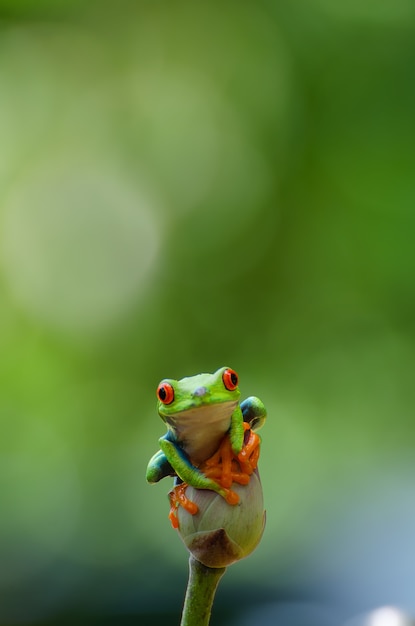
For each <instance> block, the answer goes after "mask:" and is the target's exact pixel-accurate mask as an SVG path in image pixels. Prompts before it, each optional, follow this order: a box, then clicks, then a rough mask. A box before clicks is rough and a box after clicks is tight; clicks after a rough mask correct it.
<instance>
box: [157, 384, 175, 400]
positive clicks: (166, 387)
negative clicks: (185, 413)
mask: <svg viewBox="0 0 415 626" xmlns="http://www.w3.org/2000/svg"><path fill="white" fill-rule="evenodd" d="M157 397H158V399H159V400H160V402H162V403H163V404H171V403H172V402H173V400H174V389H173V385H171V384H170V383H160V384H159V386H158V387H157Z"/></svg>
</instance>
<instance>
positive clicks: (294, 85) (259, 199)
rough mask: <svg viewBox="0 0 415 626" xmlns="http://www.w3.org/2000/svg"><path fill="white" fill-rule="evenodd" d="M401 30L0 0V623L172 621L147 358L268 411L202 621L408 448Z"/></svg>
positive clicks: (263, 576) (382, 18) (412, 191)
mask: <svg viewBox="0 0 415 626" xmlns="http://www.w3.org/2000/svg"><path fill="white" fill-rule="evenodd" d="M414 42H415V5H414V4H413V3H411V2H406V1H405V0H383V1H382V2H379V3H376V2H365V1H363V2H361V1H359V2H358V1H357V0H350V1H349V2H343V1H340V0H335V1H332V0H311V1H309V2H306V1H305V0H292V1H290V2H283V1H282V0H260V1H258V2H252V3H249V2H240V1H237V0H229V1H228V0H225V1H220V0H214V1H213V2H209V3H207V2H206V3H196V2H191V1H190V0H179V1H177V2H176V1H173V2H168V1H167V0H160V1H158V2H144V1H142V2H140V1H133V0H120V1H119V2H117V3H112V2H110V1H109V0H101V2H98V1H97V0H95V1H94V0H92V1H86V2H81V1H80V0H63V1H61V2H56V1H52V0H37V1H36V2H35V1H34V0H0V350H1V360H0V420H1V437H0V449H1V453H0V466H1V471H0V484H1V515H0V550H1V555H2V556H1V558H0V597H1V602H0V623H1V624H4V625H6V624H7V625H9V626H10V625H11V624H17V623H19V624H39V625H40V624H45V625H46V624H56V625H59V624H64V623H65V624H82V623H85V624H95V623H96V624H117V625H120V624H124V623H125V624H127V623H141V624H144V623H149V624H150V623H151V624H157V623H159V622H158V621H157V620H160V623H162V621H163V620H165V619H166V616H170V617H169V619H171V623H178V621H179V615H180V609H181V604H182V598H183V595H184V590H185V582H186V578H187V555H186V551H185V550H184V548H183V546H182V544H181V542H180V540H179V538H178V537H177V536H176V533H175V532H174V531H173V530H172V529H171V528H170V525H169V522H168V519H167V513H168V502H167V497H166V493H167V491H168V490H169V488H170V484H169V480H166V481H164V482H162V483H160V484H159V485H157V486H153V487H149V486H148V485H147V484H146V482H145V468H146V465H147V462H148V460H149V458H150V457H151V456H152V454H153V453H154V452H155V451H156V450H157V448H158V445H157V440H158V437H160V436H161V435H162V434H163V433H164V432H165V428H164V425H163V423H162V422H161V420H160V418H159V417H158V415H157V413H156V410H155V388H156V386H157V384H158V382H159V380H160V379H161V378H163V377H166V376H168V377H172V378H181V377H183V376H186V375H193V374H196V373H199V372H204V371H208V372H209V371H214V370H215V369H217V368H218V367H220V366H222V365H228V366H230V367H232V368H234V369H235V370H236V371H238V373H239V376H240V381H241V382H240V384H241V390H242V395H243V396H244V397H245V396H248V395H257V396H259V397H260V398H261V399H262V400H263V402H264V403H265V405H266V407H267V409H268V412H269V416H268V421H267V423H266V425H265V426H264V429H263V431H262V436H263V447H262V456H261V461H260V469H261V476H262V482H263V487H264V492H265V501H266V508H267V528H266V532H265V535H264V538H263V540H262V543H261V545H260V547H259V548H258V549H257V551H256V552H255V553H254V555H252V556H251V557H249V559H247V560H246V561H244V562H241V563H239V564H237V565H235V566H234V567H233V568H231V569H230V570H229V572H227V574H226V577H225V578H224V580H223V582H222V585H221V590H220V592H219V597H218V607H217V608H216V609H215V611H216V613H215V615H214V618H215V619H216V622H215V621H214V622H213V623H214V624H215V623H216V624H220V623H228V624H230V623H231V618H232V619H235V620H237V619H238V616H237V610H239V609H240V608H241V607H242V608H243V607H244V606H245V604H247V605H249V603H255V602H256V601H257V602H261V601H264V602H265V601H268V600H269V598H273V599H274V600H275V599H276V598H278V597H280V595H281V594H282V593H283V591H282V590H284V589H287V588H289V589H291V594H294V595H295V589H298V588H299V587H301V588H303V587H307V584H308V582H309V580H311V579H313V576H314V572H315V570H314V569H313V567H314V566H313V565H309V573H308V574H307V573H305V570H304V569H303V567H302V566H301V565H300V566H299V564H301V563H302V562H303V560H304V559H305V556H304V555H308V557H307V559H308V561H310V562H311V563H313V562H314V561H313V558H314V557H313V558H312V556H311V555H312V554H313V550H315V549H316V546H318V557H316V562H317V561H319V560H321V559H324V558H325V555H326V554H327V555H328V556H330V555H329V553H330V548H329V547H328V546H327V545H326V543H325V541H326V540H325V537H326V536H327V533H329V532H330V529H331V528H333V525H336V524H337V523H338V521H339V520H342V519H343V518H344V517H345V515H347V513H348V511H350V509H352V508H353V507H354V506H356V501H357V500H363V501H365V502H366V503H368V504H369V506H370V502H371V498H372V496H373V494H374V493H375V492H377V491H378V490H379V489H381V488H382V484H383V480H384V476H385V475H387V474H388V472H389V471H390V470H393V471H394V472H395V471H396V469H397V468H401V467H402V468H404V469H403V470H402V471H403V473H404V474H405V476H409V475H410V473H411V472H412V471H413V469H414V468H413V461H412V457H413V453H414V435H415V425H414V400H415V385H414V370H415V351H414V340H415V324H414V320H415V273H414V272H415V245H414V240H415V237H414V236H415V213H414V206H415V175H414V174H415V167H414V166H415V151H414V145H415V143H414V139H415V132H414V131H415V115H414V111H415V80H414V68H415V43H414ZM316 567H317V566H316ZM338 567H339V570H340V571H341V569H342V566H341V564H339V565H338ZM241 585H242V586H243V587H244V588H245V589H250V590H251V591H252V593H251V597H250V598H248V597H247V598H243V599H241V598H240V593H238V588H239V589H240V586H241ZM293 590H294V591H293ZM261 598H262V600H261ZM244 603H245V604H244ZM134 616H138V618H139V619H141V621H139V622H135V621H131V622H130V621H128V620H129V619H130V618H131V619H132V620H133V619H134ZM146 620H147V621H146ZM221 620H223V621H221ZM163 623H165V621H163ZM233 623H235V624H237V623H239V622H238V621H235V622H232V624H233ZM251 623H254V622H251ZM264 623H265V622H264Z"/></svg>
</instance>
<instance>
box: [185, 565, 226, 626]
mask: <svg viewBox="0 0 415 626" xmlns="http://www.w3.org/2000/svg"><path fill="white" fill-rule="evenodd" d="M225 572H226V567H215V568H213V567H206V565H203V564H202V563H200V562H199V561H197V560H196V559H195V558H194V556H192V555H190V559H189V582H188V584H187V591H186V597H185V599H184V607H183V614H182V621H181V622H180V626H209V619H210V613H211V611H212V604H213V599H214V597H215V593H216V589H217V586H218V584H219V581H220V579H221V578H222V576H223V575H224V573H225Z"/></svg>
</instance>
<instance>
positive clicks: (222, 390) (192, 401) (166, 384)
mask: <svg viewBox="0 0 415 626" xmlns="http://www.w3.org/2000/svg"><path fill="white" fill-rule="evenodd" d="M240 395H241V394H240V391H239V387H238V375H237V373H236V372H234V370H232V369H230V368H229V367H221V368H220V369H218V370H217V372H215V373H214V374H198V375H197V376H190V377H188V378H182V379H181V380H173V379H171V378H165V379H164V380H162V381H161V383H160V384H159V386H158V387H157V398H158V411H159V414H160V416H161V417H162V419H163V420H164V421H165V422H167V423H168V424H170V423H171V422H174V418H175V417H176V416H177V415H179V414H182V413H185V412H187V411H194V410H195V409H196V410H197V409H200V408H202V407H206V406H209V407H210V406H212V407H213V406H214V405H221V404H225V405H227V406H228V407H229V410H230V413H229V415H231V414H232V411H233V410H234V408H235V406H236V405H237V403H238V401H239V397H240Z"/></svg>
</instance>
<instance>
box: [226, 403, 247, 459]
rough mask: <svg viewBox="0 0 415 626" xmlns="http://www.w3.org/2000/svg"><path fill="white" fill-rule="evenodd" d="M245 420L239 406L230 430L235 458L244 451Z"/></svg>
mask: <svg viewBox="0 0 415 626" xmlns="http://www.w3.org/2000/svg"><path fill="white" fill-rule="evenodd" d="M244 433H245V429H244V418H243V415H242V411H241V407H240V406H237V407H236V409H235V410H234V412H233V413H232V416H231V426H230V429H229V439H230V442H231V448H232V452H233V453H234V455H235V456H238V454H239V453H240V451H241V450H242V446H243V443H244Z"/></svg>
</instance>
